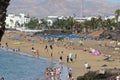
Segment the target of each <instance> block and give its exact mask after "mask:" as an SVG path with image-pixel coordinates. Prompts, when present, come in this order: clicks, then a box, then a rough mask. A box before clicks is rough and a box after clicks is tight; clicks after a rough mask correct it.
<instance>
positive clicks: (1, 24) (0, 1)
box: [0, 0, 10, 41]
mask: <svg viewBox="0 0 120 80" xmlns="http://www.w3.org/2000/svg"><path fill="white" fill-rule="evenodd" d="M9 2H10V0H0V41H1V39H2V36H3V34H4V32H5V20H6V12H7V7H8V5H9Z"/></svg>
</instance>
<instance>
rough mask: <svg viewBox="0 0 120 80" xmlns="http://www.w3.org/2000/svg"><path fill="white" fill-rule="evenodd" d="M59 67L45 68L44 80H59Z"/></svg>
mask: <svg viewBox="0 0 120 80" xmlns="http://www.w3.org/2000/svg"><path fill="white" fill-rule="evenodd" d="M61 69H62V68H60V67H57V68H47V69H46V71H45V74H46V80H61V79H60V74H61Z"/></svg>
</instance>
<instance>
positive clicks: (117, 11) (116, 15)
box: [115, 9, 120, 27]
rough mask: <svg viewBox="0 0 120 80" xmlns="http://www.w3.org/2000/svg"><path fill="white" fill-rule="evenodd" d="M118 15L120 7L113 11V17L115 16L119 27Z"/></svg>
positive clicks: (119, 14)
mask: <svg viewBox="0 0 120 80" xmlns="http://www.w3.org/2000/svg"><path fill="white" fill-rule="evenodd" d="M119 16H120V9H117V10H116V11H115V17H116V21H117V24H118V27H119V23H118V19H119Z"/></svg>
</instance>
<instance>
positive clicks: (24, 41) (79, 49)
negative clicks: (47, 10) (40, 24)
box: [1, 31, 120, 80]
mask: <svg viewBox="0 0 120 80" xmlns="http://www.w3.org/2000/svg"><path fill="white" fill-rule="evenodd" d="M17 38H19V39H17ZM66 41H67V42H71V47H70V45H69V46H65V45H64V43H63V42H61V41H58V42H54V44H53V43H52V42H50V43H48V42H47V40H45V39H43V38H41V37H36V36H28V35H27V34H26V33H23V32H8V31H6V33H5V34H4V36H3V38H2V41H1V44H2V46H4V47H6V43H7V44H8V47H7V48H10V49H20V51H22V52H25V53H28V54H32V55H34V56H41V57H45V58H52V59H53V60H54V61H58V62H59V58H60V56H62V62H63V64H65V65H67V66H68V67H69V68H72V72H73V77H74V79H75V80H76V78H77V77H78V76H80V75H83V74H85V73H86V72H87V71H86V69H85V68H84V64H85V62H87V63H89V64H90V66H91V69H90V70H91V71H96V70H99V69H101V68H115V67H116V68H120V53H119V52H118V51H116V50H115V49H114V48H110V47H106V45H107V46H108V45H109V42H110V40H101V46H99V42H98V41H97V40H89V39H87V40H83V42H84V43H83V45H80V44H79V39H73V40H66ZM50 44H52V47H53V49H50V47H49V46H50ZM46 45H47V46H48V47H47V49H48V51H47V50H45V46H46ZM32 47H34V49H35V50H36V51H35V52H33V51H32ZM85 48H87V49H89V48H94V49H96V50H100V52H101V55H93V54H91V53H89V51H84V50H83V49H85ZM70 53H72V54H75V55H77V58H76V59H73V62H69V63H67V56H68V55H69V54H70ZM105 55H111V56H112V59H113V60H114V61H105V60H104V59H105ZM51 56H52V57H51ZM103 65H107V66H106V67H103Z"/></svg>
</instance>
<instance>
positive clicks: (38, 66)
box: [0, 48, 68, 80]
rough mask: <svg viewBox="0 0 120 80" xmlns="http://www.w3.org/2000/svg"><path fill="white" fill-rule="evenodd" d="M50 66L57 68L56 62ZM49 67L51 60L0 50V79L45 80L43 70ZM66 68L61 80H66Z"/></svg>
mask: <svg viewBox="0 0 120 80" xmlns="http://www.w3.org/2000/svg"><path fill="white" fill-rule="evenodd" d="M52 64H55V66H58V63H57V62H54V61H52ZM50 65H51V60H49V59H45V58H36V57H34V56H31V55H27V54H25V53H22V54H20V53H15V52H12V51H8V50H4V49H1V48H0V77H4V80H36V79H39V80H46V79H45V70H46V68H47V67H48V66H50ZM67 69H68V68H67V67H66V66H65V65H64V66H63V70H62V72H61V75H60V77H61V80H67V76H68V70H67Z"/></svg>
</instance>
